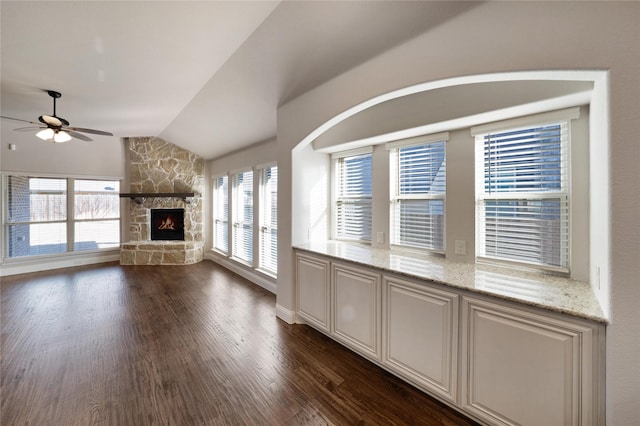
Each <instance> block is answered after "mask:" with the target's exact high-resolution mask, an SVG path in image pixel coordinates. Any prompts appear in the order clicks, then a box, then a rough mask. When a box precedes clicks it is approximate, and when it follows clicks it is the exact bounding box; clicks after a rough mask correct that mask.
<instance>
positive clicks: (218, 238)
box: [213, 176, 229, 253]
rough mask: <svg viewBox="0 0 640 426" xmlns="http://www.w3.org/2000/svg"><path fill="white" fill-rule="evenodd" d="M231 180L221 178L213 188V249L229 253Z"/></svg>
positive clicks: (215, 181)
mask: <svg viewBox="0 0 640 426" xmlns="http://www.w3.org/2000/svg"><path fill="white" fill-rule="evenodd" d="M228 184H229V178H228V176H219V177H217V178H215V180H214V187H213V247H214V248H215V249H216V250H220V251H221V252H223V253H229V186H228Z"/></svg>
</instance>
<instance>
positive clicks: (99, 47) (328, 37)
mask: <svg viewBox="0 0 640 426" xmlns="http://www.w3.org/2000/svg"><path fill="white" fill-rule="evenodd" d="M480 4H481V3H479V2H432V1H417V2H416V1H409V2H401V1H362V2H352V1H318V2H314V1H283V2H278V1H255V2H252V1H193V2H192V1H158V2H156V1H137V2H129V1H104V2H103V1H42V2H33V1H2V2H0V19H1V27H0V36H1V40H0V41H1V57H0V59H1V68H0V71H1V74H0V79H1V81H0V95H1V97H0V107H1V112H2V114H1V115H3V116H9V117H15V118H20V119H24V120H29V121H37V117H38V116H40V115H42V114H51V113H52V101H51V98H49V96H48V95H47V94H46V93H45V92H44V90H46V89H52V90H56V91H59V92H62V95H63V96H62V98H61V99H60V100H58V101H57V115H58V116H61V117H64V118H66V119H67V120H68V121H69V122H70V123H71V125H72V126H78V127H85V128H93V129H100V130H107V131H110V132H112V133H113V134H114V135H115V136H114V137H115V138H122V137H130V136H160V137H162V138H164V139H165V140H167V141H170V142H172V143H175V144H177V145H179V146H181V147H183V148H186V149H189V150H191V151H193V152H195V153H197V154H199V155H201V156H203V157H204V158H206V159H211V158H216V157H219V156H221V155H224V154H226V153H229V152H232V151H236V150H239V149H241V148H243V147H246V146H249V145H252V144H255V143H258V142H261V141H264V140H268V139H271V138H273V137H275V136H276V114H277V108H278V106H279V105H282V104H284V103H286V102H287V101H289V100H291V99H293V98H295V97H297V96H299V95H301V94H302V93H305V92H306V91H308V90H311V89H313V88H314V87H316V86H318V85H321V84H322V83H324V82H325V81H328V80H330V79H331V78H333V77H336V76H338V75H339V74H341V73H343V72H345V71H347V70H349V69H351V68H353V67H354V66H357V65H358V64H360V63H363V62H365V61H367V60H368V59H370V58H373V57H375V56H376V55H378V54H380V53H382V52H384V51H385V50H387V49H390V48H392V47H394V46H397V45H399V44H400V43H402V42H404V41H406V40H408V39H410V38H412V37H415V36H417V35H420V34H423V33H425V32H428V31H430V30H431V29H433V28H435V27H437V26H439V25H443V24H445V23H446V22H448V21H449V20H452V19H455V18H456V17H457V16H458V15H460V14H463V13H465V12H466V11H467V10H469V9H471V8H474V7H478V5H480ZM425 54H428V53H425ZM389 72H393V70H389ZM0 125H1V126H2V135H3V139H4V138H5V137H9V135H10V137H11V139H12V140H13V139H14V138H16V140H18V139H17V138H33V137H35V136H34V135H33V134H32V133H22V132H12V130H11V129H13V128H15V127H16V126H18V127H19V126H20V123H18V122H14V121H11V120H4V119H3V120H0ZM104 138H108V137H106V136H97V137H95V138H94V139H96V141H95V142H93V143H100V141H101V140H104ZM74 143H81V142H79V141H74Z"/></svg>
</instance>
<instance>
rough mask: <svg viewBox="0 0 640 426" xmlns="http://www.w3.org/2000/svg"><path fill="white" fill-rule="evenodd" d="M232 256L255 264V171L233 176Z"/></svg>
mask: <svg viewBox="0 0 640 426" xmlns="http://www.w3.org/2000/svg"><path fill="white" fill-rule="evenodd" d="M233 196H234V198H233V235H232V245H233V252H232V255H233V256H234V257H237V258H238V259H241V260H244V261H245V262H247V263H252V262H253V171H252V170H249V171H246V172H241V173H237V174H235V175H233Z"/></svg>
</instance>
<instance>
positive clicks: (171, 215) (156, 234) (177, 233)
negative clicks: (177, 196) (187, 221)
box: [151, 209, 184, 241]
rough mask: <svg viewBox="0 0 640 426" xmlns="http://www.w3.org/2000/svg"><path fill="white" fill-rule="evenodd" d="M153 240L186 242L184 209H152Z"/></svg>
mask: <svg viewBox="0 0 640 426" xmlns="http://www.w3.org/2000/svg"><path fill="white" fill-rule="evenodd" d="M151 240H153V241H156V240H179V241H184V209H151Z"/></svg>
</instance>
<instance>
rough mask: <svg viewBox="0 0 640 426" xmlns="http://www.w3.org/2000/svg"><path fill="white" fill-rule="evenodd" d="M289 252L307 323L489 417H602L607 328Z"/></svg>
mask: <svg viewBox="0 0 640 426" xmlns="http://www.w3.org/2000/svg"><path fill="white" fill-rule="evenodd" d="M388 272H389V271H386V270H385V271H384V275H382V272H381V270H380V269H377V268H374V267H367V266H366V265H359V264H351V263H348V264H347V263H345V262H340V261H335V260H334V261H330V260H329V257H325V256H321V255H317V256H316V255H313V254H312V253H306V252H305V253H300V252H296V282H297V287H296V290H297V314H298V317H299V318H300V319H302V320H303V321H304V322H306V323H307V324H309V325H311V326H313V327H315V328H317V329H319V330H321V331H322V332H324V333H326V334H328V335H329V336H330V337H332V338H333V339H335V340H337V341H339V342H340V343H342V344H344V345H345V346H347V347H349V348H351V349H353V350H354V351H356V352H358V353H360V354H361V355H363V356H365V357H367V358H369V359H370V360H372V361H373V362H375V363H376V364H378V365H380V366H382V367H384V368H385V369H387V370H389V371H391V372H392V373H394V374H396V375H397V376H398V377H401V378H403V379H404V380H407V381H408V382H410V383H412V384H414V385H415V386H417V387H419V388H421V389H423V390H424V391H425V392H427V393H429V394H431V395H432V396H435V397H437V398H439V399H440V400H442V401H444V402H446V403H448V404H449V405H451V406H453V407H455V408H456V409H458V410H460V411H462V412H465V413H467V414H468V415H469V416H471V417H473V418H474V419H476V420H479V421H480V422H482V423H484V424H488V425H503V426H504V425H524V426H526V425H532V426H541V425H545V426H546V425H563V426H564V425H601V424H605V419H604V347H605V346H604V339H605V326H604V325H602V324H599V323H595V322H591V321H587V320H582V319H579V318H576V317H573V316H570V315H562V314H559V313H556V312H550V311H548V310H544V309H537V308H534V307H531V306H526V305H523V304H520V303H516V302H510V301H506V300H503V299H497V298H493V297H491V296H484V295H480V294H477V293H472V292H469V291H466V290H462V289H456V288H454V287H449V286H444V285H438V284H434V283H431V282H428V281H421V280H418V279H412V278H408V277H405V276H404V275H401V274H393V273H388Z"/></svg>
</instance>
